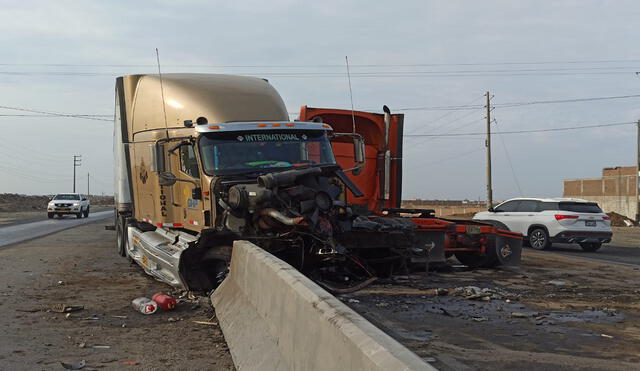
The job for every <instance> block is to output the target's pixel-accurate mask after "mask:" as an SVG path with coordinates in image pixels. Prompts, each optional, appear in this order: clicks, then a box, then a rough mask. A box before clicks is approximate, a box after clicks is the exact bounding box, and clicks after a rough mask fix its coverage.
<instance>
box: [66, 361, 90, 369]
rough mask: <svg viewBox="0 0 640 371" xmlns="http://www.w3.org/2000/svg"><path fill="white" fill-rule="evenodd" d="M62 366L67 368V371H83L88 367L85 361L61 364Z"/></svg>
mask: <svg viewBox="0 0 640 371" xmlns="http://www.w3.org/2000/svg"><path fill="white" fill-rule="evenodd" d="M60 364H61V365H62V367H64V368H66V369H67V370H82V369H83V368H84V366H86V365H87V361H85V360H84V359H83V360H81V361H80V362H77V363H65V362H60Z"/></svg>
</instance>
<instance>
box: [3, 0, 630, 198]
mask: <svg viewBox="0 0 640 371" xmlns="http://www.w3.org/2000/svg"><path fill="white" fill-rule="evenodd" d="M230 3H231V2H229V1H145V2H133V1H108V2H107V1H100V2H99V1H21V2H16V1H0V5H1V9H2V11H1V12H0V47H1V50H2V53H1V54H0V106H3V107H15V108H25V109H31V110H40V111H45V112H51V111H54V112H60V113H71V114H90V115H106V116H105V117H98V118H103V119H104V118H108V116H109V115H112V114H113V95H114V92H113V90H114V81H115V77H116V76H119V75H127V74H134V73H156V72H157V70H156V68H155V67H154V63H155V48H158V49H159V50H160V57H161V61H162V64H163V72H164V73H168V72H204V73H207V72H209V73H232V74H250V75H257V76H263V77H265V78H268V79H269V81H270V82H271V83H272V84H273V86H275V88H276V89H278V91H279V92H280V94H281V95H282V97H283V99H284V101H285V103H286V104H287V107H288V109H289V111H291V112H295V111H297V110H298V108H299V106H301V105H309V106H315V107H336V108H348V107H349V95H348V85H347V79H346V75H345V67H344V57H345V55H348V56H349V62H350V64H351V65H352V68H351V72H352V84H353V100H354V104H355V108H356V109H365V110H375V111H381V109H382V105H383V104H386V105H388V106H389V107H390V108H391V110H392V111H394V112H403V113H405V115H406V116H405V124H406V126H405V133H406V134H429V135H432V134H449V133H477V132H482V131H484V130H485V124H484V121H483V119H484V117H485V111H484V109H483V108H482V107H481V106H482V105H483V104H484V98H483V94H484V93H485V92H486V91H490V92H491V95H493V96H494V97H493V99H492V104H495V105H496V108H495V110H494V111H493V115H494V117H495V118H496V120H497V124H493V125H494V126H493V127H494V130H497V131H519V130H537V129H548V128H562V127H573V126H584V125H592V124H594V125H596V124H610V123H625V122H633V121H636V120H638V119H639V118H640V98H638V97H632V98H626V99H605V100H592V101H586V102H573V103H554V104H527V105H517V106H512V107H500V105H503V104H506V103H513V102H537V101H546V100H565V99H569V100H570V99H575V98H594V97H612V96H626V95H638V94H640V76H638V74H636V73H635V72H637V71H640V51H639V50H638V47H637V46H638V36H637V35H638V32H637V22H638V19H640V3H639V2H637V1H554V2H545V5H543V2H540V1H492V2H473V1H446V2H445V1H394V2H386V5H383V2H375V4H374V2H372V1H344V0H343V1H309V2H303V1H268V2H267V1H235V2H233V3H234V4H230ZM214 66H225V67H214ZM231 66H235V67H231ZM239 66H245V67H239ZM247 66H249V67H247ZM476 105H477V106H478V108H476V109H460V110H440V109H434V108H441V107H450V106H472V107H470V108H474V107H476ZM407 108H421V109H420V110H405V111H401V109H407ZM425 108H426V109H425ZM463 108H469V107H463ZM31 114H34V113H32V112H25V111H17V110H10V109H6V108H0V115H1V116H0V144H1V145H0V155H2V158H3V161H2V162H0V172H1V173H2V177H0V179H1V180H0V193H4V192H12V193H26V194H50V193H56V192H69V191H71V186H72V170H73V168H72V161H73V155H78V154H80V155H82V166H81V167H79V168H78V172H79V177H78V190H79V191H81V192H86V188H87V185H86V184H87V173H88V172H89V173H90V174H91V192H92V193H105V194H111V193H112V192H113V186H112V172H113V170H112V165H113V161H112V139H111V138H112V130H113V127H112V123H111V122H109V121H98V120H87V119H78V118H61V117H39V116H8V115H31ZM501 137H502V138H501ZM404 144H405V153H404V198H413V197H418V198H423V199H431V198H439V199H464V198H468V199H479V198H480V199H484V198H485V192H486V191H485V154H484V152H483V150H484V138H483V137H481V136H455V137H407V138H405V143H404ZM493 145H494V146H493V160H494V180H493V184H494V198H495V199H506V198H509V197H515V196H518V195H520V194H523V195H526V196H561V195H562V180H563V179H570V178H578V177H598V176H600V174H601V169H602V168H603V167H608V166H616V165H626V166H629V165H634V159H635V154H636V129H635V126H634V125H618V126H606V127H599V128H591V129H582V130H574V131H557V132H537V133H526V134H508V135H507V134H504V135H501V136H497V135H496V136H494V138H493ZM505 148H506V151H505ZM507 154H508V155H507ZM508 159H510V161H511V165H512V166H510V163H509V161H508ZM512 168H513V171H512Z"/></svg>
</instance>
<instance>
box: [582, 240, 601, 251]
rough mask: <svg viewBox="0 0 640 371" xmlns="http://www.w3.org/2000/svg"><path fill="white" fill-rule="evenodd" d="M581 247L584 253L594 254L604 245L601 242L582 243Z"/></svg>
mask: <svg viewBox="0 0 640 371" xmlns="http://www.w3.org/2000/svg"><path fill="white" fill-rule="evenodd" d="M580 247H582V250H584V251H588V252H593V251H596V250H598V249H599V248H601V247H602V244H601V243H599V242H585V243H581V244H580Z"/></svg>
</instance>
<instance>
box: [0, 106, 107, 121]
mask: <svg viewBox="0 0 640 371" xmlns="http://www.w3.org/2000/svg"><path fill="white" fill-rule="evenodd" d="M0 108H2V109H6V110H13V111H22V112H33V113H39V114H44V115H51V116H58V117H72V118H81V119H87V120H97V121H109V122H112V121H113V119H104V118H100V117H96V116H101V115H83V114H75V113H60V112H48V111H42V110H38V109H32V108H21V107H12V106H0ZM110 117H113V115H111V116H110Z"/></svg>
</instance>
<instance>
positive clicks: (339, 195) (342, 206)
mask: <svg viewBox="0 0 640 371" xmlns="http://www.w3.org/2000/svg"><path fill="white" fill-rule="evenodd" d="M220 185H221V188H222V189H220V191H221V192H220V193H219V194H221V195H222V197H221V199H220V200H219V206H220V211H221V213H220V214H219V215H220V216H219V219H218V220H217V223H216V224H217V225H219V226H220V228H222V229H224V230H226V231H228V232H231V233H233V234H235V235H236V236H238V237H240V238H243V239H247V240H250V241H252V242H254V243H256V244H257V245H259V246H261V247H262V248H264V249H266V250H268V251H270V252H271V253H273V254H275V255H277V256H279V257H280V258H282V259H284V260H286V261H287V262H288V263H290V264H292V265H293V266H295V267H296V268H298V269H299V270H301V271H302V272H304V273H306V274H308V275H310V276H312V278H314V279H315V280H316V281H318V282H319V283H321V284H323V283H324V285H325V287H327V288H329V289H330V290H332V291H340V290H348V289H358V288H360V287H362V285H365V284H367V283H369V282H373V280H375V278H376V277H377V276H381V275H389V274H391V273H393V271H394V269H396V270H397V269H406V257H407V254H409V253H411V249H412V248H413V247H414V246H416V237H415V236H414V233H413V230H414V229H415V225H414V224H413V223H412V222H411V221H410V220H407V219H404V218H391V217H380V216H363V215H354V213H353V212H352V210H351V208H349V207H348V205H347V204H346V202H345V201H344V194H345V189H344V188H345V187H347V188H349V189H350V190H351V192H352V193H354V194H356V195H357V194H359V190H358V189H357V188H356V187H355V185H353V184H352V183H351V182H349V180H348V178H347V177H346V176H345V175H344V173H342V171H341V170H340V169H339V168H338V167H337V166H322V167H310V168H303V169H292V170H285V171H282V172H274V173H268V174H265V175H261V176H258V177H257V179H256V180H255V182H251V183H248V182H246V181H244V182H239V181H238V180H227V181H222V182H221V184H220ZM390 246H391V247H390Z"/></svg>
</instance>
